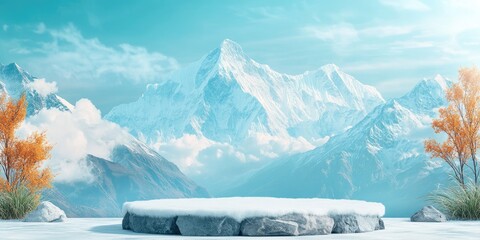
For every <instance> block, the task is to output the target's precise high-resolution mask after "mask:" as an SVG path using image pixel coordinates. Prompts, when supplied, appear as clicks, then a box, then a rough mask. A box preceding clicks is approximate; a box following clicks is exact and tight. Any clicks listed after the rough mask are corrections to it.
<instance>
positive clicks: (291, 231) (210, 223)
mask: <svg viewBox="0 0 480 240" xmlns="http://www.w3.org/2000/svg"><path fill="white" fill-rule="evenodd" d="M122 227H123V229H126V230H132V231H134V232H140V233H156V234H181V235H184V236H302V235H325V234H330V233H361V232H369V231H374V230H381V229H385V226H384V224H383V220H382V219H381V218H380V217H373V216H360V215H338V216H316V215H310V214H299V213H292V214H287V215H282V216H276V217H274V216H268V217H251V218H246V219H243V220H242V221H241V222H239V221H237V220H235V219H233V218H231V217H227V216H224V217H214V216H193V215H187V216H175V217H169V218H166V217H151V216H138V215H134V214H131V213H129V212H127V213H126V214H125V216H124V218H123V222H122Z"/></svg>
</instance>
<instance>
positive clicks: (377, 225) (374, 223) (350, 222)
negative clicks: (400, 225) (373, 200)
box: [332, 215, 385, 233]
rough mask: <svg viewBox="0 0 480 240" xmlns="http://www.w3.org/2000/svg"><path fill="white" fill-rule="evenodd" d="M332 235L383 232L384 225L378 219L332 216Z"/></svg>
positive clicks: (371, 217)
mask: <svg viewBox="0 0 480 240" xmlns="http://www.w3.org/2000/svg"><path fill="white" fill-rule="evenodd" d="M333 218H334V221H335V224H334V226H333V230H332V233H362V232H371V231H374V230H383V229H385V225H384V223H383V220H382V219H381V218H380V217H373V216H360V215H337V216H334V217H333Z"/></svg>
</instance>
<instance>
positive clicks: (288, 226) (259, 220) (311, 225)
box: [241, 214, 334, 236]
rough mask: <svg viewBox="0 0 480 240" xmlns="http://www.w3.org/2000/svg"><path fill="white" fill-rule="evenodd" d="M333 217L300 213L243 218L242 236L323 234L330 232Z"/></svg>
mask: <svg viewBox="0 0 480 240" xmlns="http://www.w3.org/2000/svg"><path fill="white" fill-rule="evenodd" d="M333 225H334V221H333V218H331V217H327V216H314V215H302V214H288V215H284V216H280V217H255V218H247V219H245V220H243V222H242V227H241V232H242V235H244V236H299V235H325V234H330V233H331V232H332V229H333Z"/></svg>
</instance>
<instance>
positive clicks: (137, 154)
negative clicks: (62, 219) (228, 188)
mask: <svg viewBox="0 0 480 240" xmlns="http://www.w3.org/2000/svg"><path fill="white" fill-rule="evenodd" d="M111 159H112V161H109V160H106V159H102V158H98V157H95V156H93V155H88V156H87V157H86V161H87V164H88V165H89V166H91V168H92V173H93V174H94V175H95V176H96V178H95V181H94V182H77V183H75V184H73V185H72V184H71V183H61V182H60V183H55V185H54V186H55V187H54V188H53V189H48V190H46V191H44V195H43V198H44V199H46V200H49V201H52V202H53V203H54V204H55V205H57V206H59V207H60V208H62V209H64V210H65V212H66V213H67V215H69V216H70V217H75V216H76V217H86V216H88V217H118V216H121V213H122V205H123V203H124V202H129V201H136V200H140V199H160V198H185V197H208V196H209V195H208V193H207V191H206V190H205V189H203V188H201V187H199V186H197V185H196V184H195V183H194V182H193V181H191V180H190V179H188V178H187V177H186V176H185V175H183V173H182V172H181V171H180V170H179V169H178V168H177V166H175V164H173V163H171V162H169V161H168V160H166V159H165V158H163V157H162V156H160V155H159V154H158V153H156V152H155V151H153V150H151V149H150V148H148V147H147V146H146V145H144V144H143V143H140V142H138V141H136V140H132V142H131V143H130V144H128V145H118V146H117V147H115V148H114V149H113V151H112V153H111Z"/></svg>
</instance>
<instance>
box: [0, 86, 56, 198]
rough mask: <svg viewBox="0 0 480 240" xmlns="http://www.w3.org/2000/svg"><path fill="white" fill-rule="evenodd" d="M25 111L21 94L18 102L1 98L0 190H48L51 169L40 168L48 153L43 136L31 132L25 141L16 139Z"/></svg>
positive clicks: (49, 148) (3, 96) (49, 147)
mask: <svg viewBox="0 0 480 240" xmlns="http://www.w3.org/2000/svg"><path fill="white" fill-rule="evenodd" d="M26 108H27V106H26V99H25V96H24V95H23V96H22V97H21V98H20V99H19V100H18V101H14V100H11V99H7V97H6V96H5V94H2V95H1V96H0V166H1V170H0V171H1V172H0V173H2V177H0V191H6V192H15V191H17V190H19V189H20V188H27V189H28V190H29V191H30V192H32V193H38V192H39V191H40V190H41V189H43V188H46V187H50V181H51V179H52V175H51V173H50V170H49V169H48V168H43V169H42V166H41V165H42V163H43V161H45V160H47V159H48V158H49V157H50V150H51V146H50V145H49V144H48V143H47V141H46V137H45V134H43V133H38V132H34V133H32V134H31V135H30V136H28V137H27V138H26V139H19V138H18V137H17V136H15V132H16V130H17V129H18V128H19V127H20V125H21V123H22V122H23V121H24V120H25V117H26Z"/></svg>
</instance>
